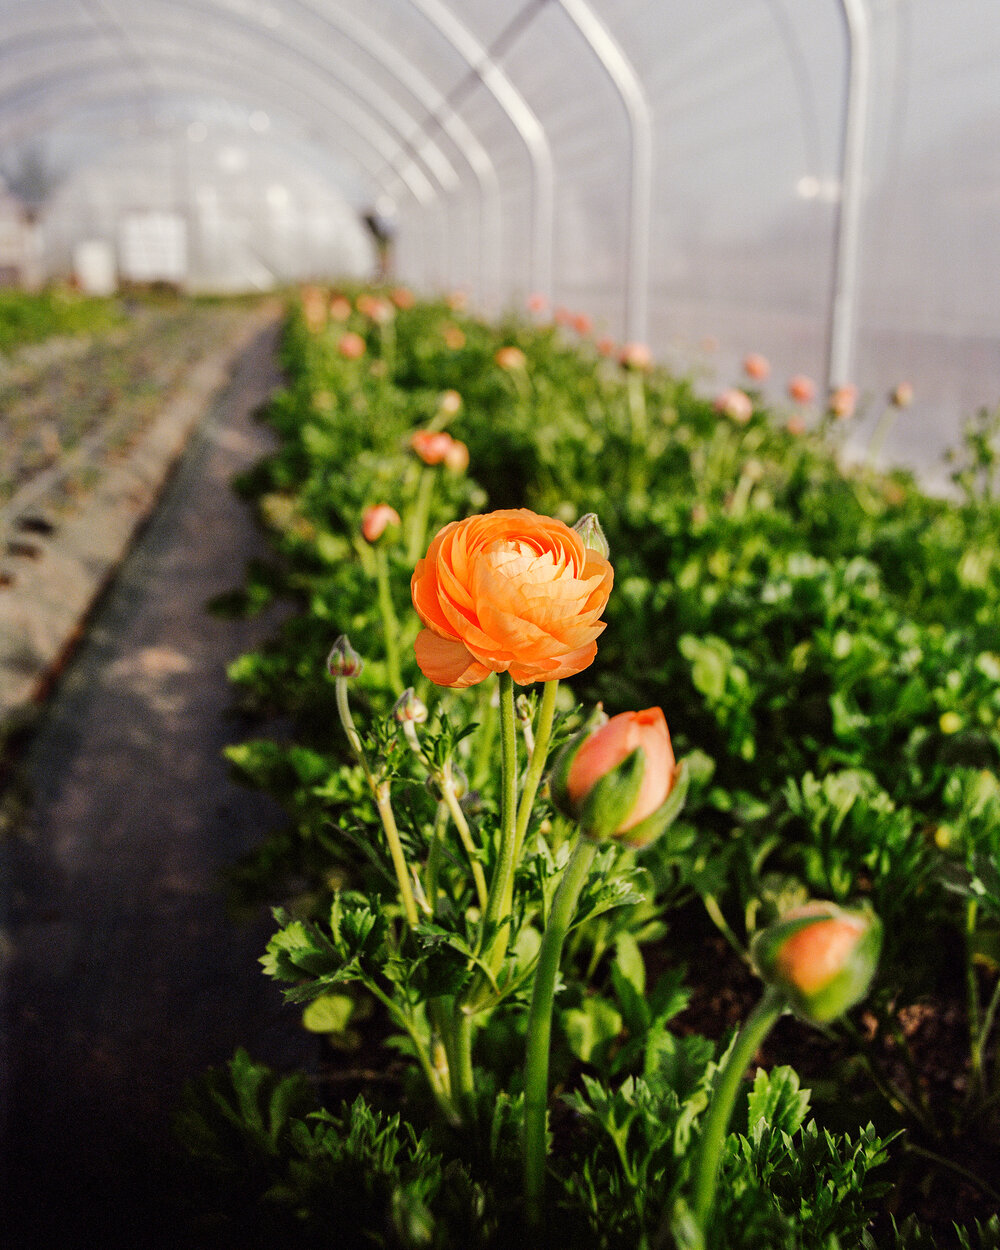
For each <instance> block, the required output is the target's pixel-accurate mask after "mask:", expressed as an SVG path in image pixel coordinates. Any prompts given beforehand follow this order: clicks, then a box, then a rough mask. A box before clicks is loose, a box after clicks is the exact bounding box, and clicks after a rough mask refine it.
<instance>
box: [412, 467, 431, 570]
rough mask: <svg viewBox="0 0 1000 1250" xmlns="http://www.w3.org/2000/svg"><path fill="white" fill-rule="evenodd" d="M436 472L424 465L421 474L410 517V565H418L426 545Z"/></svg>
mask: <svg viewBox="0 0 1000 1250" xmlns="http://www.w3.org/2000/svg"><path fill="white" fill-rule="evenodd" d="M434 477H435V474H434V470H433V469H432V468H431V466H430V465H424V467H423V469H422V470H421V473H420V485H419V486H418V487H417V502H416V504H415V505H414V508H413V513H412V515H411V517H410V536H409V542H408V543H407V546H406V560H407V563H408V564H416V562H417V560H418V559H419V557H420V554H421V552H422V551H423V549H424V547H425V545H426V539H427V521H428V518H429V517H430V513H431V497H432V496H433V494H434Z"/></svg>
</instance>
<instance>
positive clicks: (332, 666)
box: [326, 634, 364, 677]
mask: <svg viewBox="0 0 1000 1250" xmlns="http://www.w3.org/2000/svg"><path fill="white" fill-rule="evenodd" d="M363 669H364V661H363V660H362V659H361V656H360V655H358V653H357V651H355V650H354V648H353V647H352V646H351V643H350V640H349V639H348V637H347V635H346V634H341V635H340V637H339V638H338V639H337V640H336V642H335V643H334V644H333V646H332V647H331V649H330V654H329V655H328V656H327V657H326V671H327V672H328V673H329V674H330V676H331V677H360V676H361V672H362V670H363Z"/></svg>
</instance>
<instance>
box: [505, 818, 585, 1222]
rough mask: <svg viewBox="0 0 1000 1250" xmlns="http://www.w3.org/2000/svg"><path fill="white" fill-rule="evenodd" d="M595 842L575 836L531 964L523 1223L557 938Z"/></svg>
mask: <svg viewBox="0 0 1000 1250" xmlns="http://www.w3.org/2000/svg"><path fill="white" fill-rule="evenodd" d="M596 850H597V844H596V843H595V842H591V841H589V840H588V839H586V838H582V837H581V838H579V840H578V841H577V844H576V846H575V847H574V848H573V854H572V855H571V856H570V860H569V863H568V864H567V865H566V870H565V872H564V873H563V877H562V880H561V881H560V882H559V885H558V887H557V889H556V893H555V897H554V898H553V900H552V911H551V913H550V915H549V921H548V924H547V925H546V926H545V933H544V934H543V936H542V945H541V948H540V949H539V952H538V964H537V966H536V968H535V984H534V988H533V990H532V994H531V1010H530V1012H529V1015H528V1042H527V1052H526V1055H525V1062H524V1141H523V1150H524V1196H525V1201H526V1203H527V1216H528V1221H529V1223H530V1224H531V1225H532V1226H534V1227H535V1228H538V1227H539V1226H540V1225H541V1223H542V1216H543V1205H544V1204H543V1199H544V1196H545V1157H546V1132H545V1128H546V1112H547V1110H548V1103H549V1048H550V1043H551V1038H552V1010H553V1006H554V1003H555V995H556V978H557V977H558V975H559V962H560V958H561V956H562V949H563V943H564V942H565V940H566V934H567V933H568V932H569V927H570V924H571V922H572V920H573V914H574V912H575V911H576V904H577V901H578V900H579V897H580V891H581V890H582V889H583V885H584V882H585V881H586V880H587V876H588V874H589V872H590V866H591V864H592V863H593V862H594V854H595V852H596Z"/></svg>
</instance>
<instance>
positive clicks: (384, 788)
mask: <svg viewBox="0 0 1000 1250" xmlns="http://www.w3.org/2000/svg"><path fill="white" fill-rule="evenodd" d="M334 687H335V692H336V699H337V712H338V714H339V716H340V723H341V724H342V725H343V727H344V733H345V734H346V735H347V741H348V742H349V743H350V744H351V750H352V751H353V752H354V754H355V757H356V758H357V761H358V763H359V764H360V765H361V767H362V769H364V774H365V778H366V780H367V781H368V785H369V788H370V789H371V792H372V795H373V796H374V799H375V806H376V807H377V808H378V814H379V818H380V819H381V821H382V828H383V829H384V830H385V838H386V841H387V842H388V843H389V854H390V856H391V857H392V866H393V868H394V869H395V872H396V882H397V884H398V885H399V895H400V898H401V899H402V900H403V911H404V913H405V914H406V923H407V924H408V925H409V926H410V928H411V929H415V928H416V927H417V923H418V918H417V904H416V902H415V901H414V898H413V887H412V886H411V885H410V871H409V869H408V868H407V866H406V856H405V855H404V854H403V844H402V843H401V842H400V840H399V830H398V828H397V827H396V817H395V814H394V812H393V810H392V803H391V801H390V798H389V783H388V782H387V781H377V780H376V779H375V775H374V774H373V773H372V770H371V766H370V765H369V763H368V757H367V756H366V755H365V749H364V746H363V745H362V743H361V735H360V734H359V733H358V731H357V728H356V726H355V724H354V717H353V716H352V715H351V707H350V704H349V703H348V701H347V678H346V677H338V678H336V679H335V681H334Z"/></svg>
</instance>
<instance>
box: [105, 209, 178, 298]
mask: <svg viewBox="0 0 1000 1250" xmlns="http://www.w3.org/2000/svg"><path fill="white" fill-rule="evenodd" d="M118 272H119V273H120V274H121V276H122V278H123V279H124V280H125V281H126V282H139V283H150V282H166V283H169V284H170V285H171V286H176V287H182V286H183V285H184V283H185V279H186V278H187V273H188V260H187V228H186V226H185V224H184V218H183V217H182V216H181V215H180V214H179V213H164V212H145V213H127V214H126V215H125V216H124V217H123V218H122V220H121V222H120V224H119V226H118Z"/></svg>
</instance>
